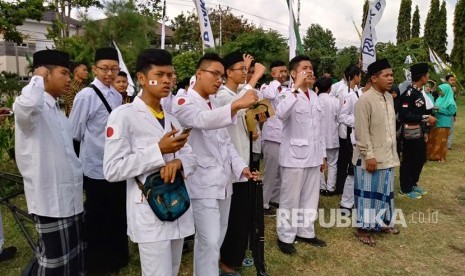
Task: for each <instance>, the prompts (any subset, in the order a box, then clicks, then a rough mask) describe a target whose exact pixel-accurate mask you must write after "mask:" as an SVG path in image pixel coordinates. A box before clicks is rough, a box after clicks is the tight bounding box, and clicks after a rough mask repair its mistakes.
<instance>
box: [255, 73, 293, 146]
mask: <svg viewBox="0 0 465 276" xmlns="http://www.w3.org/2000/svg"><path fill="white" fill-rule="evenodd" d="M286 89H287V88H286ZM286 89H285V88H283V87H282V86H281V83H280V82H279V81H277V80H274V81H272V82H270V84H268V85H262V87H261V88H260V94H261V96H262V97H263V98H265V99H268V100H270V102H271V106H272V107H273V109H274V110H275V112H276V108H277V107H278V104H279V102H280V100H281V98H280V96H281V95H282V93H284V91H285V90H286ZM282 132H283V123H282V122H281V120H280V119H279V118H278V117H277V116H276V115H274V116H271V117H270V118H268V119H267V120H266V122H265V123H264V124H263V129H262V141H272V142H277V143H281V136H282Z"/></svg>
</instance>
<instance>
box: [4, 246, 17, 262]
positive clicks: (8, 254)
mask: <svg viewBox="0 0 465 276" xmlns="http://www.w3.org/2000/svg"><path fill="white" fill-rule="evenodd" d="M15 255H16V247H14V246H10V247H7V248H3V250H2V253H0V262H1V261H8V260H11V259H13V258H14V257H15Z"/></svg>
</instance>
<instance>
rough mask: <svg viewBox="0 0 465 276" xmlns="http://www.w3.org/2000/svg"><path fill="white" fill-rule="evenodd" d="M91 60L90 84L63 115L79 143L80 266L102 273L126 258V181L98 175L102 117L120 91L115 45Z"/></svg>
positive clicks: (114, 105)
mask: <svg viewBox="0 0 465 276" xmlns="http://www.w3.org/2000/svg"><path fill="white" fill-rule="evenodd" d="M94 60H95V64H94V65H93V66H92V71H93V72H94V74H95V79H94V81H93V82H92V83H91V86H92V85H93V87H86V88H84V89H83V90H81V91H80V92H79V93H77V95H76V97H75V98H74V103H73V109H72V110H71V114H70V116H69V121H70V125H71V129H72V131H73V139H74V141H75V143H76V144H78V143H80V153H79V159H81V162H82V165H83V168H84V190H85V191H86V202H85V204H84V207H85V209H86V213H85V220H84V223H85V228H84V230H85V240H86V242H87V249H86V267H87V271H88V272H90V273H98V274H105V273H115V272H117V271H119V269H121V268H122V267H125V266H126V265H127V263H128V261H129V249H128V236H127V233H126V229H127V225H126V209H125V206H126V204H125V203H126V182H125V181H120V182H118V183H110V182H108V181H107V180H106V179H105V176H104V175H103V148H104V146H105V128H106V125H107V120H108V117H109V115H110V112H111V110H114V109H116V108H117V107H118V106H120V105H121V104H122V102H123V97H122V96H121V94H120V93H119V92H118V91H116V89H115V88H114V87H113V86H112V85H113V82H114V80H115V78H116V76H117V75H118V73H119V71H120V68H119V62H118V52H117V51H116V49H114V48H100V49H97V51H96V52H95V59H94ZM98 91H100V93H101V96H102V97H103V99H102V98H100V96H99V95H98ZM104 101H106V103H107V104H108V107H107V106H106V105H105V102H104ZM110 194H111V196H108V195H110Z"/></svg>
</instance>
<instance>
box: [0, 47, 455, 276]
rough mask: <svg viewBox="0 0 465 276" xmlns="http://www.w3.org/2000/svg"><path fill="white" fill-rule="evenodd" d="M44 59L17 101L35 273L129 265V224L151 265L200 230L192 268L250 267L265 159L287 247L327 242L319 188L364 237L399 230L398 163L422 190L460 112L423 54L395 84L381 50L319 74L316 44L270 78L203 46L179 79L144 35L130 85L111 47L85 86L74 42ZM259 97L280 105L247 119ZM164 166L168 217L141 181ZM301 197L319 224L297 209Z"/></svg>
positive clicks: (149, 271) (101, 52)
mask: <svg viewBox="0 0 465 276" xmlns="http://www.w3.org/2000/svg"><path fill="white" fill-rule="evenodd" d="M33 63H34V68H35V71H34V76H33V77H32V79H31V80H30V82H29V84H28V85H26V86H25V87H24V88H23V90H22V92H21V95H20V96H18V97H17V98H16V100H15V103H14V105H13V111H14V116H15V128H16V130H15V142H16V143H15V150H16V162H17V165H18V168H19V171H20V173H21V175H22V176H23V179H24V191H25V195H26V202H27V208H28V212H29V213H30V214H32V215H33V217H34V222H35V226H36V230H37V233H38V237H39V243H38V248H37V250H36V258H37V263H36V265H35V266H34V268H33V270H34V274H36V275H39V274H40V275H82V274H84V273H91V274H97V275H102V274H106V273H115V272H118V271H119V270H120V269H122V268H124V267H125V266H127V265H128V261H129V258H130V256H129V249H128V236H129V238H130V240H131V241H132V242H134V243H137V246H138V249H139V255H140V264H141V270H142V274H143V275H157V276H158V275H160V276H164V275H177V274H178V272H179V268H180V263H181V255H182V251H183V244H184V243H183V241H184V239H185V238H190V237H192V236H193V239H194V254H193V265H194V275H218V273H220V275H225V276H234V275H240V274H239V273H238V272H237V269H238V268H239V267H241V266H243V265H250V264H251V263H253V260H251V259H249V258H248V257H247V254H246V252H247V250H248V248H249V240H250V235H251V233H250V231H251V227H250V221H251V211H250V210H251V209H252V202H251V197H250V195H251V189H252V188H253V186H252V185H253V184H252V183H254V181H256V180H258V179H259V178H260V173H259V172H258V171H259V170H260V165H259V162H260V160H261V159H263V167H264V170H263V183H264V187H263V203H264V206H263V209H264V214H265V215H266V216H270V217H271V216H276V221H277V237H278V239H277V245H278V247H279V249H280V250H281V251H282V252H283V253H284V254H294V253H295V252H296V250H297V249H296V247H295V242H296V241H299V242H303V243H308V244H310V245H312V246H316V247H324V246H326V245H327V243H326V241H324V240H322V239H321V238H319V237H317V235H316V233H315V221H316V218H317V210H318V204H319V198H320V196H335V195H341V201H340V204H339V206H335V208H337V209H339V210H340V211H341V213H342V214H344V215H347V216H355V217H356V222H357V225H356V231H355V236H356V237H357V239H358V240H360V241H361V242H362V243H364V244H367V245H369V246H375V244H376V236H377V235H378V234H379V233H387V234H399V232H400V231H399V229H398V228H396V227H395V226H394V224H393V223H394V168H395V167H397V166H400V184H401V188H400V191H399V192H400V195H401V196H404V197H406V198H408V199H419V198H421V197H422V196H424V195H425V194H427V191H426V190H425V189H424V188H422V187H420V185H419V177H420V174H421V171H422V167H423V165H424V163H425V162H426V159H427V158H428V159H429V160H437V161H442V162H443V161H445V158H446V151H447V149H448V148H451V145H450V144H447V143H448V139H449V136H450V135H451V132H452V131H451V130H452V129H453V123H454V120H455V113H456V111H457V109H456V103H455V100H454V92H453V89H454V87H455V83H453V82H454V81H455V79H453V76H447V77H446V79H447V82H446V83H444V84H441V85H439V86H437V87H436V86H435V85H432V82H430V81H429V74H428V65H427V64H426V63H419V64H414V65H412V66H411V68H410V70H411V74H412V82H411V84H410V85H409V86H408V88H407V90H406V91H399V90H398V89H396V86H395V85H394V77H393V70H392V68H391V66H390V64H389V61H388V60H386V59H382V60H378V61H376V62H374V63H372V64H371V65H369V66H368V70H367V72H366V74H364V73H363V72H362V70H361V69H360V68H358V67H357V66H356V65H351V66H348V67H347V68H346V70H345V71H344V76H343V78H342V79H341V80H340V81H334V80H333V78H332V77H331V76H330V75H329V74H322V75H321V76H319V77H318V78H317V76H316V74H315V70H314V68H313V65H312V62H311V60H310V58H309V57H307V56H304V55H298V56H296V57H294V58H293V59H292V60H291V61H290V62H289V64H286V63H284V62H283V61H279V60H277V61H274V62H272V63H271V64H270V66H269V68H268V69H269V72H270V75H271V77H272V80H271V81H270V82H269V83H264V84H262V85H261V86H259V85H258V84H259V82H260V80H261V79H262V77H263V76H264V75H265V73H266V71H267V68H266V67H265V66H264V65H263V64H261V63H259V62H256V61H255V60H254V58H253V57H252V56H251V55H248V54H245V53H241V52H233V53H230V54H228V55H226V56H224V57H223V58H221V57H219V56H218V55H217V54H214V53H207V54H205V55H204V56H203V57H201V58H200V60H199V61H198V63H197V67H196V72H195V75H194V76H193V77H192V79H191V80H182V81H181V82H180V83H179V85H178V89H177V91H176V89H175V87H176V85H177V83H176V73H175V68H174V67H173V64H172V57H171V54H170V53H168V52H167V51H165V50H161V49H147V50H144V51H143V52H141V53H140V54H139V56H138V58H137V61H136V78H137V81H138V83H139V84H140V88H141V90H140V92H139V93H138V94H137V95H134V96H129V95H128V94H127V88H128V75H127V74H126V73H124V72H121V71H120V67H119V58H118V53H117V51H116V50H115V49H114V48H101V49H98V50H97V51H96V53H95V58H94V64H93V65H92V72H93V75H94V76H95V78H94V80H93V81H92V82H91V83H90V85H88V86H87V85H86V83H87V79H88V76H89V74H88V65H86V64H84V63H72V65H71V66H70V58H69V55H68V54H67V53H64V52H61V51H57V50H44V51H39V52H36V53H35V54H34V59H33ZM71 75H73V80H71V77H70V76H71ZM362 83H363V86H362ZM432 86H433V87H432ZM435 93H437V95H436V94H435ZM433 95H434V96H433ZM263 100H265V101H268V102H269V106H270V107H272V109H273V112H272V115H271V116H269V115H270V114H269V112H267V113H268V114H260V116H257V118H254V120H255V123H256V125H255V128H254V130H253V131H252V130H250V129H248V125H247V122H246V121H247V109H248V108H250V107H251V106H254V105H256V104H257V103H258V102H259V101H263ZM59 102H63V103H64V108H62V107H60V106H59ZM63 109H64V111H63ZM7 111H8V112H10V111H9V110H7ZM2 112H3V111H2ZM5 112H6V111H5ZM249 132H253V135H252V139H253V143H252V148H251V143H250V141H249ZM250 152H252V153H253V154H250ZM157 173H158V174H157ZM154 174H157V175H158V177H159V178H160V179H161V181H163V182H164V183H165V184H164V185H173V186H174V185H175V184H174V183H175V182H176V181H177V180H176V179H177V176H178V175H179V174H182V178H181V179H184V180H183V181H181V182H185V187H186V188H187V192H188V195H189V199H188V201H189V202H188V205H187V206H188V208H186V210H184V211H183V213H181V214H180V215H179V216H178V217H177V218H176V219H173V220H166V219H162V218H161V217H160V216H159V215H158V214H156V213H155V211H154V209H153V208H154V207H153V206H152V205H151V204H150V199H149V196H150V194H149V193H150V191H149V192H148V193H147V194H145V193H144V185H146V184H147V183H150V182H151V181H153V179H154ZM147 185H148V184H147ZM152 193H155V192H154V191H153V190H152ZM166 193H167V192H166ZM84 195H85V200H84ZM160 195H163V194H160ZM160 195H158V197H156V200H158V201H160ZM177 203H178V202H177V201H173V206H174V205H176V204H177ZM167 208H168V207H167ZM295 210H301V211H302V212H303V213H302V214H303V216H304V221H305V220H306V221H307V222H308V224H306V223H304V224H303V225H302V224H296V223H295V222H296V221H297V220H298V219H297V218H296V216H299V213H298V212H295ZM307 211H309V212H307ZM0 229H1V228H0ZM4 252H6V250H4ZM2 254H3V253H2ZM10 255H14V252H13V254H11V252H10ZM0 256H1V254H0Z"/></svg>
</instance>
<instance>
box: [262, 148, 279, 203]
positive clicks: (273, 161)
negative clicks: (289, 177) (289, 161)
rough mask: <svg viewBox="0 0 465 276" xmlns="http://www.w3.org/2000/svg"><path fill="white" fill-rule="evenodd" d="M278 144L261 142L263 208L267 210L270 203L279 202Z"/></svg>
mask: <svg viewBox="0 0 465 276" xmlns="http://www.w3.org/2000/svg"><path fill="white" fill-rule="evenodd" d="M279 146H280V143H277V142H272V141H263V165H264V170H263V207H264V208H265V209H268V208H269V207H270V206H269V203H270V201H273V202H279V192H280V189H281V188H280V187H281V172H280V170H279V162H278V161H279Z"/></svg>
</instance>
